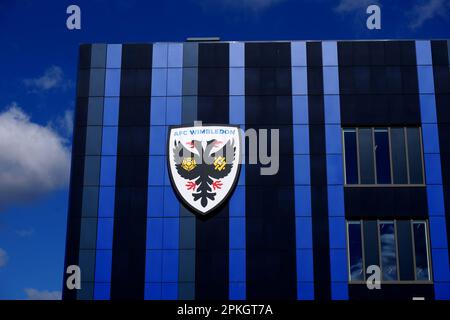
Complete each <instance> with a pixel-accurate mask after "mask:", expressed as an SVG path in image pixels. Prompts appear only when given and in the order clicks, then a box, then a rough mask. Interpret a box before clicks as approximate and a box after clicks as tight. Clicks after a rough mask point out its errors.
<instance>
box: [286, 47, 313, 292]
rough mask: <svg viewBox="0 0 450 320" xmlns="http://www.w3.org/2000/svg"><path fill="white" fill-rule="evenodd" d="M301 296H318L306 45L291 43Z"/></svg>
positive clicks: (296, 226) (298, 286) (297, 238)
mask: <svg viewBox="0 0 450 320" xmlns="http://www.w3.org/2000/svg"><path fill="white" fill-rule="evenodd" d="M291 59H292V61H291V64H292V69H291V70H292V74H291V77H292V94H293V97H292V121H293V141H294V154H295V155H294V182H295V187H294V188H295V189H294V192H295V216H296V219H295V237H296V262H297V280H298V281H299V282H298V283H297V299H299V300H310V299H313V298H314V285H313V282H314V272H313V251H312V219H311V177H310V171H311V170H310V169H311V168H310V165H311V164H310V151H309V150H310V145H309V126H308V124H309V119H308V96H307V94H308V85H307V84H308V71H307V68H306V45H305V43H304V42H292V43H291Z"/></svg>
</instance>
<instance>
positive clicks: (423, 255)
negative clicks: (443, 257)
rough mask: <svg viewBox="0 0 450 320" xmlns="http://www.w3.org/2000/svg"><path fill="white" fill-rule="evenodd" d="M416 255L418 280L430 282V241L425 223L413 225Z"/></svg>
mask: <svg viewBox="0 0 450 320" xmlns="http://www.w3.org/2000/svg"><path fill="white" fill-rule="evenodd" d="M413 236H414V255H415V257H416V280H430V272H429V262H428V241H427V231H426V224H425V222H414V223H413Z"/></svg>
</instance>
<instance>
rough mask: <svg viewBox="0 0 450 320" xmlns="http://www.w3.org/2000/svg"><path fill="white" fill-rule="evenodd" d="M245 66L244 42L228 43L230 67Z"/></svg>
mask: <svg viewBox="0 0 450 320" xmlns="http://www.w3.org/2000/svg"><path fill="white" fill-rule="evenodd" d="M244 66H245V47H244V43H242V42H240V43H230V67H244Z"/></svg>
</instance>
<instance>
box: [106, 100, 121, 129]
mask: <svg viewBox="0 0 450 320" xmlns="http://www.w3.org/2000/svg"><path fill="white" fill-rule="evenodd" d="M118 123H119V98H105V102H104V112H103V125H104V126H117V124H118Z"/></svg>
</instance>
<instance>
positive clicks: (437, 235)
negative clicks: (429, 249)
mask: <svg viewBox="0 0 450 320" xmlns="http://www.w3.org/2000/svg"><path fill="white" fill-rule="evenodd" d="M430 238H431V239H430V240H431V244H432V245H433V248H434V249H446V248H447V230H446V228H445V216H442V217H436V216H435V217H430Z"/></svg>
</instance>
